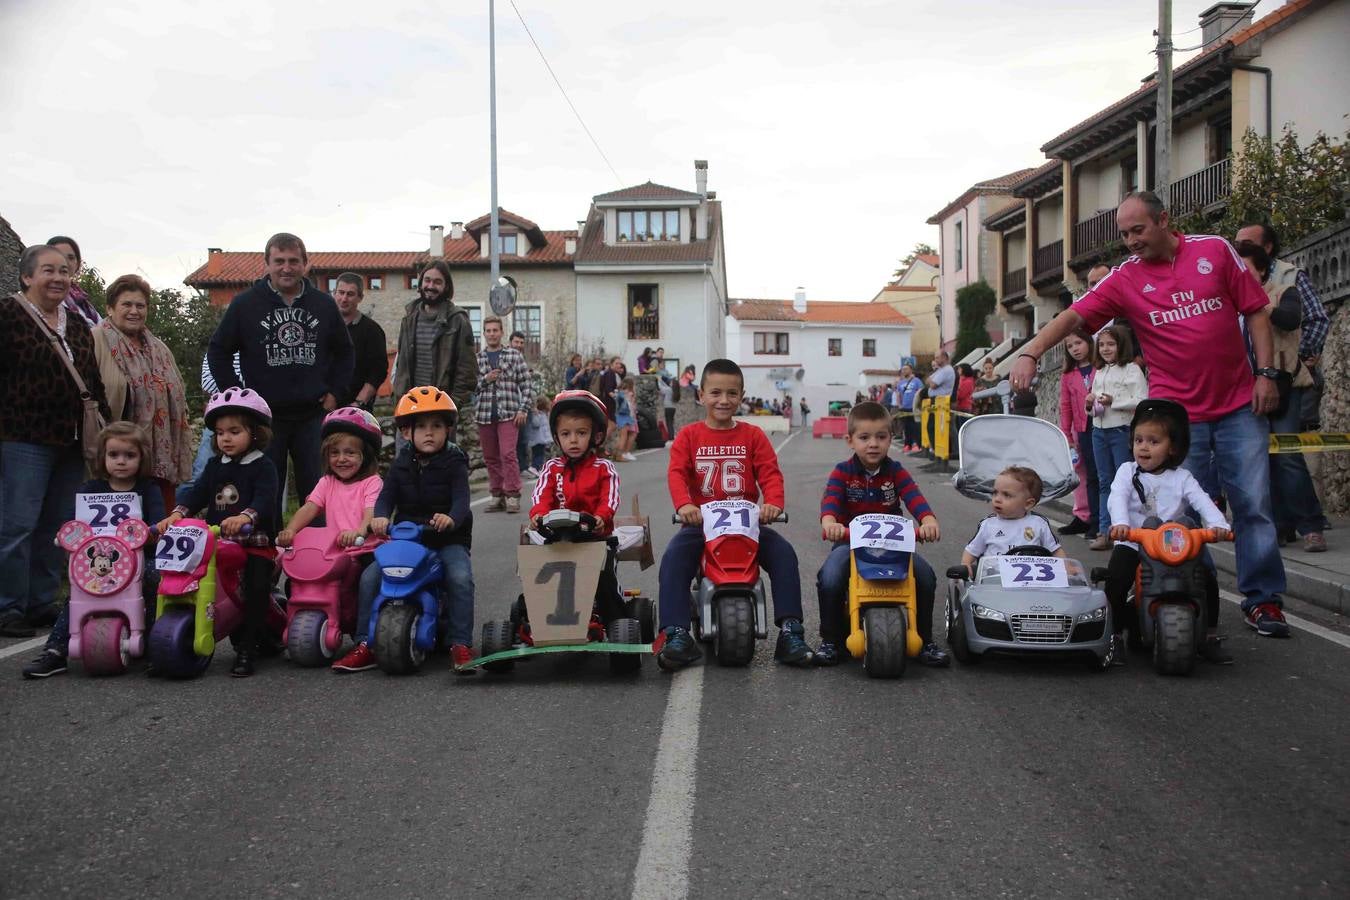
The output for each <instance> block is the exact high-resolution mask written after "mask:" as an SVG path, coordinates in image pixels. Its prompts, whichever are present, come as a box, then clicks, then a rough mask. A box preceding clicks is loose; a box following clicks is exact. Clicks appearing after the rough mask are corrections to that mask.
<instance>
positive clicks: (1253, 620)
mask: <svg viewBox="0 0 1350 900" xmlns="http://www.w3.org/2000/svg"><path fill="white" fill-rule="evenodd" d="M1245 618H1246V620H1247V624H1248V625H1250V626H1251V627H1252V628H1254V629H1256V633H1257V634H1259V635H1261V636H1262V637H1282V638H1287V637H1289V623H1288V622H1286V621H1285V620H1284V613H1283V612H1281V611H1280V608H1279V607H1278V606H1276V605H1275V604H1274V603H1262V604H1259V605H1258V606H1254V607H1252V608H1251V609H1249V610H1247V613H1246V616H1245Z"/></svg>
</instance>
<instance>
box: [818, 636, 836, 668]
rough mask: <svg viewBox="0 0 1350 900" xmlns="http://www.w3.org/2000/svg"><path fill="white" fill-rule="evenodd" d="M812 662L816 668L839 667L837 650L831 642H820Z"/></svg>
mask: <svg viewBox="0 0 1350 900" xmlns="http://www.w3.org/2000/svg"><path fill="white" fill-rule="evenodd" d="M812 662H814V663H815V664H816V665H818V666H837V665H839V648H838V647H836V646H835V645H834V643H833V642H831V641H821V642H820V646H819V647H817V648H816V653H815V657H814V658H813V659H812Z"/></svg>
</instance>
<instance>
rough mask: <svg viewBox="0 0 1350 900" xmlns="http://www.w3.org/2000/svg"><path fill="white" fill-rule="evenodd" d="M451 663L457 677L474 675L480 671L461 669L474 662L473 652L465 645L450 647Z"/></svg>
mask: <svg viewBox="0 0 1350 900" xmlns="http://www.w3.org/2000/svg"><path fill="white" fill-rule="evenodd" d="M450 662H451V664H452V665H454V666H455V674H456V675H472V674H474V673H475V672H477V671H478V670H477V669H461V668H459V667H460V666H465V665H468V664H469V663H471V662H473V651H472V650H470V649H469V648H468V647H466V646H464V645H463V644H454V645H452V646H451V647H450Z"/></svg>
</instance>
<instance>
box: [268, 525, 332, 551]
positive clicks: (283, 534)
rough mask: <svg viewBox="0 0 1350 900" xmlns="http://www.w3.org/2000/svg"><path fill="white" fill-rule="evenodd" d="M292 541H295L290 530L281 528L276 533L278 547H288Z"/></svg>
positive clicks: (293, 534) (293, 533)
mask: <svg viewBox="0 0 1350 900" xmlns="http://www.w3.org/2000/svg"><path fill="white" fill-rule="evenodd" d="M294 541H295V532H294V531H292V530H291V529H289V528H283V529H281V530H280V531H278V532H277V546H278V547H289V546H290V545H291V544H292V543H293V542H294ZM344 546H345V545H344Z"/></svg>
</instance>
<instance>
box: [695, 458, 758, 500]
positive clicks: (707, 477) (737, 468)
mask: <svg viewBox="0 0 1350 900" xmlns="http://www.w3.org/2000/svg"><path fill="white" fill-rule="evenodd" d="M694 471H695V472H697V473H698V477H699V482H700V484H699V487H700V489H701V490H702V492H703V496H705V497H711V496H713V495H714V494H717V493H719V491H718V487H719V484H720V487H721V491H720V493H723V494H739V493H741V492H742V491H743V490H745V462H744V461H742V460H739V459H724V460H720V461H719V460H716V459H700V460H696V461H695V462H694Z"/></svg>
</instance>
